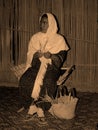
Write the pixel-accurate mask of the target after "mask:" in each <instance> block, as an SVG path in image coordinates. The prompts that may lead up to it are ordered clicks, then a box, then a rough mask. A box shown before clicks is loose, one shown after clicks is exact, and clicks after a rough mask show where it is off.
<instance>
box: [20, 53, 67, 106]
mask: <svg viewBox="0 0 98 130" xmlns="http://www.w3.org/2000/svg"><path fill="white" fill-rule="evenodd" d="M66 54H67V52H66V51H60V52H59V53H58V54H53V55H52V57H51V59H52V64H51V65H48V67H47V71H46V73H45V76H44V79H43V85H42V86H41V91H40V95H39V96H40V97H44V95H45V94H46V91H47V94H48V96H50V97H51V98H53V97H54V96H55V92H56V89H57V84H56V82H57V80H58V78H59V76H60V68H61V66H62V65H63V63H64V61H65V59H66ZM40 64H41V62H40V60H39V59H38V58H34V57H33V59H32V64H31V67H30V68H28V69H27V71H26V72H25V73H24V74H23V75H22V77H21V78H20V81H19V90H20V103H21V107H23V106H24V107H25V108H28V107H29V106H30V104H31V103H32V98H31V93H32V91H33V86H34V82H35V79H36V76H37V73H38V71H39V68H40Z"/></svg>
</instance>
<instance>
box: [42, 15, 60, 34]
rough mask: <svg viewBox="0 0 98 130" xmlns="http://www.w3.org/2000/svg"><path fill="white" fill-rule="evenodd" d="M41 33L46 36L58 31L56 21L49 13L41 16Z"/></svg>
mask: <svg viewBox="0 0 98 130" xmlns="http://www.w3.org/2000/svg"><path fill="white" fill-rule="evenodd" d="M40 29H41V32H44V33H47V34H48V35H50V34H53V33H56V32H57V31H58V27H57V21H56V19H55V17H54V15H52V14H51V13H46V14H43V15H42V17H41V19H40Z"/></svg>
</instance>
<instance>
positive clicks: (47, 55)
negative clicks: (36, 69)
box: [44, 51, 52, 59]
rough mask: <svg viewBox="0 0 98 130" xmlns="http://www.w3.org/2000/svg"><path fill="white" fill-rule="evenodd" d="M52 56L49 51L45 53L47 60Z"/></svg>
mask: <svg viewBox="0 0 98 130" xmlns="http://www.w3.org/2000/svg"><path fill="white" fill-rule="evenodd" d="M51 55H52V54H51V53H50V52H49V51H47V52H45V53H44V57H45V58H46V59H49V58H51Z"/></svg>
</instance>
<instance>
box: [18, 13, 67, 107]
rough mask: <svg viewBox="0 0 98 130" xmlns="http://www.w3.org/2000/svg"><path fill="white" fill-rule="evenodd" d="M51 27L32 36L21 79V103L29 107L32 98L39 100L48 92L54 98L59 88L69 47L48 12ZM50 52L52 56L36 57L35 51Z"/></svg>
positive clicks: (53, 18)
mask: <svg viewBox="0 0 98 130" xmlns="http://www.w3.org/2000/svg"><path fill="white" fill-rule="evenodd" d="M46 14H47V16H48V22H49V27H48V30H47V32H46V33H42V32H38V33H36V34H34V35H33V36H32V37H31V40H30V42H29V46H28V52H27V62H26V71H25V73H24V74H23V75H22V77H21V78H20V81H19V87H20V96H21V104H22V105H23V106H24V107H28V106H29V105H30V103H31V101H32V98H33V99H35V100H37V99H38V98H39V97H44V96H45V93H46V91H47V94H48V95H49V96H50V97H51V98H53V97H54V95H55V91H56V89H57V86H56V82H57V80H58V78H59V76H60V68H61V66H62V65H63V63H64V61H65V59H66V52H67V51H68V49H69V47H68V45H67V44H66V42H65V39H64V38H63V36H61V35H60V34H58V33H57V31H58V28H57V23H56V20H55V17H54V16H53V15H52V14H50V13H46ZM37 51H41V52H42V53H43V54H44V53H45V52H50V53H51V57H50V58H49V59H47V58H45V57H44V55H43V56H42V57H40V58H36V57H35V53H36V52H37Z"/></svg>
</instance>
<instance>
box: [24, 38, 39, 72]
mask: <svg viewBox="0 0 98 130" xmlns="http://www.w3.org/2000/svg"><path fill="white" fill-rule="evenodd" d="M35 43H36V41H34V38H33V37H32V38H31V40H30V42H29V45H28V52H27V61H26V70H27V69H28V68H29V67H31V63H32V58H33V55H34V53H35V52H36V51H37V49H36V48H35V47H34V44H35Z"/></svg>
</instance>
